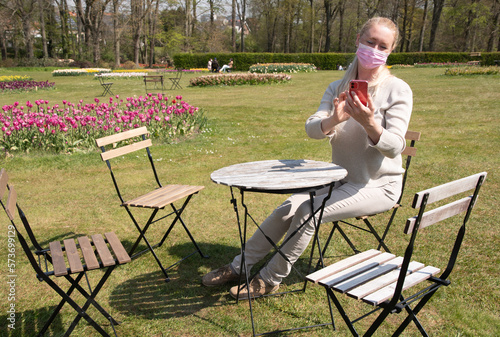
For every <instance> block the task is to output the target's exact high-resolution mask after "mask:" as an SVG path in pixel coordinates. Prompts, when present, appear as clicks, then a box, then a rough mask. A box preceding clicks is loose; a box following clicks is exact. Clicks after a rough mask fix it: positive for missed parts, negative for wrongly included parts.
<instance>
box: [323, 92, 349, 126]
mask: <svg viewBox="0 0 500 337" xmlns="http://www.w3.org/2000/svg"><path fill="white" fill-rule="evenodd" d="M346 98H347V94H346V92H342V93H341V94H340V95H339V97H336V98H335V99H334V100H333V113H332V115H331V116H330V117H328V118H325V119H324V120H323V121H322V122H321V130H323V133H324V134H326V135H328V134H330V133H331V132H332V130H333V128H334V127H335V126H336V125H337V124H340V123H342V122H345V121H346V120H348V119H349V118H351V116H350V115H349V114H348V113H347V112H345V110H344V107H345V101H346Z"/></svg>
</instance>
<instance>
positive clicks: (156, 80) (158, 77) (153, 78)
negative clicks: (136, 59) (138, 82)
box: [144, 75, 165, 94]
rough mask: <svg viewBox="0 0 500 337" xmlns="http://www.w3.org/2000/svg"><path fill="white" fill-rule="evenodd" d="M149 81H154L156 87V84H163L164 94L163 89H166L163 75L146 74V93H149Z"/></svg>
mask: <svg viewBox="0 0 500 337" xmlns="http://www.w3.org/2000/svg"><path fill="white" fill-rule="evenodd" d="M148 83H154V89H156V85H157V84H158V83H159V84H160V86H161V93H162V94H163V91H165V85H164V81H163V75H146V76H144V87H145V89H146V94H147V93H148Z"/></svg>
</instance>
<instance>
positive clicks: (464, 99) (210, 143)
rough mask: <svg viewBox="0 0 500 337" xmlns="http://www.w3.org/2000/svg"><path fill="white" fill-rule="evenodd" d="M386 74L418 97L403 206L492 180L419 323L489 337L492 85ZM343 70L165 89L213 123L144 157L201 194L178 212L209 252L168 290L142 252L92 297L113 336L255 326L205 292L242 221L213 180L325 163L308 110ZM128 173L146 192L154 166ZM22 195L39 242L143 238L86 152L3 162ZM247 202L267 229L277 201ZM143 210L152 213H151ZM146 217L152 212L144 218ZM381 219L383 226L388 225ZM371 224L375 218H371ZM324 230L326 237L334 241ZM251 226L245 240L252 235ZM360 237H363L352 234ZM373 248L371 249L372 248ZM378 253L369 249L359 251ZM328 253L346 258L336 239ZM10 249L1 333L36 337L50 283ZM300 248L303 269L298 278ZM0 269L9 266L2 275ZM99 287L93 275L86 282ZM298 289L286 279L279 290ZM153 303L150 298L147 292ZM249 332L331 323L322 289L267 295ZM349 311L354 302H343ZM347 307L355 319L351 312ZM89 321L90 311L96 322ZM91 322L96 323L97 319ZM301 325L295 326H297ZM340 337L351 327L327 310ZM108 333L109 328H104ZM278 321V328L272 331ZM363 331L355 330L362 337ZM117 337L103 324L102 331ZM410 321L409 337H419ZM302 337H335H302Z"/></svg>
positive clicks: (327, 332) (83, 80) (479, 79)
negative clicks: (474, 177)
mask: <svg viewBox="0 0 500 337" xmlns="http://www.w3.org/2000/svg"><path fill="white" fill-rule="evenodd" d="M392 71H393V73H394V74H395V75H397V76H399V77H400V78H402V79H404V80H405V81H406V82H408V83H409V85H410V86H411V88H412V89H413V93H414V110H413V114H412V119H411V122H410V129H412V130H418V131H421V132H422V140H421V141H420V142H419V143H418V153H417V156H416V157H415V158H414V161H413V162H412V168H411V172H410V175H409V180H408V185H407V193H406V197H405V198H404V200H403V202H404V203H406V204H409V203H410V202H411V199H412V194H413V193H415V192H417V191H419V190H421V189H424V188H428V187H430V186H432V185H435V184H440V183H443V182H446V181H449V180H452V179H458V178H461V177H463V176H466V175H469V174H472V173H476V172H480V171H488V178H487V180H486V183H485V185H484V186H483V188H482V190H481V195H480V197H479V199H478V203H477V206H476V209H475V212H474V214H473V216H472V217H471V219H470V225H469V226H468V232H467V233H466V237H465V240H464V244H463V247H462V251H461V253H460V255H459V260H458V262H457V269H456V270H455V271H454V274H452V276H451V280H452V284H451V286H450V287H447V288H445V289H441V291H439V292H438V294H439V295H436V297H435V298H433V299H432V300H431V302H430V303H429V304H428V305H427V306H426V308H425V309H424V310H423V312H422V323H423V325H424V327H426V328H427V330H428V332H429V334H430V335H434V336H494V335H500V318H499V317H498V312H500V304H499V303H500V291H499V289H500V287H499V282H498V275H499V272H500V268H499V266H500V261H499V257H498V248H497V247H498V246H499V244H500V231H499V228H498V223H499V222H500V215H499V212H498V210H497V205H498V204H499V201H500V200H499V196H498V191H499V190H500V178H499V174H500V170H499V168H500V157H499V156H498V150H497V149H498V147H497V145H500V134H499V132H498V130H499V127H500V116H499V115H498V101H499V95H498V93H499V92H500V81H499V79H500V76H499V75H488V76H486V75H478V76H456V77H451V76H444V75H443V69H442V68H441V69H439V68H438V69H432V68H419V69H417V68H404V69H394V70H392ZM0 75H7V76H8V75H27V76H30V77H32V78H33V79H34V80H37V81H42V80H51V81H56V89H54V90H50V91H44V92H43V93H40V92H26V93H19V94H16V95H15V96H9V95H1V96H0V103H1V105H2V106H3V105H6V104H12V102H13V101H19V102H21V103H23V104H24V102H26V101H28V100H30V101H32V102H34V101H36V100H38V99H46V100H49V101H53V102H61V101H62V100H67V101H72V102H78V101H79V100H80V99H83V100H84V101H93V100H94V98H95V97H96V96H98V95H99V94H100V93H101V92H102V88H101V86H100V85H99V83H98V82H97V81H94V80H92V78H91V77H90V76H85V77H57V78H53V77H52V75H51V73H50V72H45V71H30V70H27V71H26V72H24V71H17V72H16V71H13V70H2V71H0ZM342 75H343V72H338V71H318V72H314V73H297V74H294V75H293V81H290V82H289V83H288V84H287V85H271V86H213V87H204V88H199V87H189V86H188V85H187V84H188V83H189V80H190V79H191V78H193V77H196V76H197V75H196V74H190V73H189V74H188V73H186V74H183V77H182V79H181V85H182V87H183V89H182V90H175V91H168V90H167V91H166V92H165V93H166V95H167V96H169V97H172V98H174V97H175V96H177V95H181V96H183V98H184V99H186V100H187V101H189V103H190V104H192V105H194V106H197V107H200V108H203V109H204V111H205V116H206V117H207V123H206V125H205V128H204V131H203V132H202V133H200V134H199V135H197V136H196V137H194V138H190V139H187V140H185V141H183V142H179V143H174V144H157V143H156V142H155V145H154V146H153V148H152V154H153V156H154V157H155V158H156V159H159V160H160V161H159V162H158V163H157V168H158V171H159V172H158V173H159V175H160V177H161V179H162V181H163V182H164V183H167V182H172V183H181V184H183V183H186V184H200V185H205V186H206V188H205V189H204V190H203V191H201V192H200V194H199V195H196V196H195V197H194V198H193V200H192V201H191V202H190V207H188V209H187V210H186V214H185V220H186V221H187V223H188V224H189V225H190V228H191V230H192V233H193V236H194V237H195V238H196V239H197V241H198V242H199V243H200V244H201V248H202V249H203V250H204V251H205V252H206V253H207V254H209V255H210V258H209V259H201V258H200V257H199V256H198V255H195V256H193V257H191V258H189V259H187V260H186V261H184V262H182V263H181V264H180V265H178V266H176V267H175V268H173V270H172V271H171V272H170V276H171V278H172V282H170V283H162V282H161V281H159V279H160V278H161V273H160V271H159V270H158V267H157V265H156V264H155V262H154V260H153V259H152V258H151V257H150V256H146V255H145V256H143V257H141V258H139V259H138V260H137V261H133V262H132V263H130V264H127V265H125V266H123V267H119V268H118V269H117V270H115V272H114V274H113V275H112V277H111V279H110V280H108V282H107V284H106V285H105V287H104V288H103V290H102V291H101V293H100V294H99V297H98V300H100V302H101V303H102V304H103V306H104V307H105V308H106V309H109V310H110V312H111V314H113V315H114V316H116V317H115V318H116V319H118V320H119V321H122V322H123V324H122V325H120V326H118V327H117V331H118V335H119V336H237V335H241V336H249V335H251V332H252V328H251V325H250V318H249V313H248V303H246V302H245V301H241V302H240V303H239V304H235V302H234V300H232V299H231V298H230V296H229V295H228V291H229V287H220V288H205V287H203V286H202V285H201V281H200V278H201V276H202V275H203V274H204V273H206V272H207V271H209V270H211V269H213V268H217V267H219V266H221V265H223V264H226V263H228V262H229V261H231V259H232V257H233V256H234V255H235V254H237V253H238V252H239V240H238V229H237V227H236V222H235V221H236V219H235V215H234V212H233V209H232V205H231V204H230V202H229V199H230V192H229V189H228V188H227V187H224V186H219V185H215V184H214V183H212V182H211V180H210V173H211V172H213V171H215V170H217V169H219V168H221V167H224V166H226V165H230V164H235V163H239V162H245V161H252V160H264V159H277V158H283V159H300V158H304V159H312V160H326V161H328V160H330V150H329V146H328V144H327V141H326V140H324V141H316V140H311V139H308V138H307V136H306V134H305V131H304V123H305V120H306V119H307V117H309V116H310V115H311V114H312V113H314V112H315V111H316V109H317V107H318V105H319V102H320V100H321V97H322V96H323V93H324V90H325V89H326V87H327V85H328V84H329V83H330V82H332V81H334V80H336V79H339V78H340V76H342ZM113 92H114V93H115V94H119V95H120V96H121V97H133V96H139V95H144V93H145V88H144V85H143V83H142V82H141V83H134V81H122V82H120V81H118V82H116V83H115V84H114V86H113ZM128 160H129V161H130V164H129V167H128V168H129V169H130V170H134V171H135V173H136V175H137V177H140V178H138V181H137V184H138V188H141V184H142V183H144V184H146V182H147V183H149V181H148V179H149V178H148V177H149V176H148V174H149V171H148V170H149V168H148V167H147V166H146V165H144V166H142V164H141V165H139V164H138V162H139V161H138V160H137V161H136V160H134V159H133V158H130V159H128ZM0 164H1V165H0V166H1V167H5V168H6V169H7V170H8V172H9V174H10V179H11V181H12V183H13V185H14V186H16V190H17V191H18V194H19V200H20V203H21V205H22V206H24V210H25V212H26V214H27V216H28V218H29V219H30V220H31V222H32V225H33V228H34V230H35V231H36V233H37V234H38V235H39V236H40V238H41V241H42V242H43V243H44V244H46V243H47V242H49V241H50V240H54V239H56V238H60V239H63V238H67V237H73V236H74V235H76V234H82V233H89V234H90V233H97V232H103V231H105V230H114V231H116V232H117V233H119V235H120V238H121V239H122V240H124V241H125V242H126V243H127V244H128V245H129V246H130V245H131V244H132V243H133V241H134V240H135V238H136V236H137V234H136V230H135V228H133V226H132V224H131V222H130V219H129V218H128V216H127V214H126V213H125V211H124V210H123V209H122V208H121V207H119V203H118V200H117V198H116V195H115V192H114V189H113V186H112V182H111V179H110V177H109V173H108V171H107V168H106V166H105V164H104V163H103V162H102V161H101V160H100V158H99V151H98V150H97V149H96V150H95V151H93V152H91V153H77V154H74V155H71V156H64V155H53V154H46V153H43V152H35V153H31V154H29V155H27V154H19V155H18V154H16V155H14V156H13V157H9V158H5V157H2V158H0ZM247 198H248V199H247V200H246V201H247V203H248V206H249V207H250V211H251V212H252V215H253V216H254V217H255V218H256V220H262V219H263V218H264V217H265V216H266V215H267V214H269V212H271V211H272V210H273V209H274V207H276V206H277V205H278V204H279V203H280V202H282V200H283V199H284V198H285V196H271V195H264V194H258V195H255V194H254V195H252V194H250V193H249V194H247ZM145 214H146V213H145ZM410 215H412V213H411V209H410V208H409V207H404V208H402V209H401V211H400V212H399V213H398V216H397V219H396V221H395V225H394V226H393V228H392V230H391V232H390V233H389V236H388V238H387V240H386V242H387V244H388V246H389V247H390V248H391V250H392V251H394V252H395V253H402V249H404V248H403V247H405V242H406V241H405V240H406V239H405V237H404V236H403V234H402V228H403V222H404V220H405V218H406V217H408V216H410ZM145 216H146V215H145ZM1 217H2V218H1V219H2V220H1V221H2V222H1V223H2V224H3V225H4V226H3V230H2V231H0V242H1V243H2V244H0V265H1V266H4V267H3V268H6V267H5V266H6V256H7V255H6V251H7V244H6V242H7V229H6V224H7V219H6V217H5V216H4V215H1ZM382 222H383V220H382V219H381V220H380V223H382ZM377 223H379V222H377ZM158 225H159V226H153V227H152V228H151V230H152V232H151V237H154V236H155V235H160V233H161V232H162V228H161V227H162V226H161V225H160V224H158ZM329 229H330V228H329V226H328V225H325V226H323V230H322V232H321V235H322V237H323V238H324V239H325V236H326V235H327V234H328V232H329ZM253 230H254V229H253V228H251V229H250V230H249V234H252V233H253ZM358 235H359V237H358V239H359V240H363V239H364V238H365V237H366V236H364V235H363V234H358ZM171 238H172V239H171V240H169V241H168V242H167V243H166V244H165V246H164V247H162V248H160V249H159V250H158V253H159V257H160V259H161V260H162V262H163V263H164V264H165V265H169V262H175V261H176V260H177V258H178V256H180V255H181V253H183V252H185V251H189V250H190V249H191V244H190V242H189V239H188V238H187V237H186V235H185V234H184V233H183V231H182V230H181V228H180V227H179V228H175V229H174V231H173V233H172V235H171ZM367 241H368V240H367ZM421 242H422V247H421V249H422V251H421V253H420V254H422V255H425V256H426V255H430V254H431V253H432V250H433V246H434V245H439V244H444V243H446V235H444V234H443V235H440V234H439V233H437V235H436V236H434V237H433V239H432V241H431V240H430V239H429V240H426V238H425V237H423V240H422V241H421ZM372 244H373V243H372V242H371V241H370V242H367V243H366V245H367V247H369V246H371V245H372ZM330 247H331V251H330V252H329V255H335V254H336V253H338V252H342V251H343V250H345V248H346V247H345V244H344V243H343V242H342V241H341V240H340V239H338V238H337V239H336V240H335V241H334V242H333V244H332V245H331V246H330ZM20 249H21V248H20V246H18V256H17V260H18V261H17V264H16V268H17V269H16V272H17V275H18V277H17V284H16V286H17V289H16V290H17V294H18V296H17V297H16V311H17V317H16V322H17V323H16V324H17V325H16V327H17V328H16V330H15V331H8V330H6V326H5V324H4V325H1V326H0V335H2V336H28V335H30V336H31V335H35V332H36V331H37V329H40V328H41V326H43V323H44V322H45V321H46V319H47V318H48V316H49V315H50V313H51V309H53V307H54V306H55V305H57V302H58V300H55V297H53V294H52V293H53V291H52V289H50V288H49V287H48V286H46V285H44V284H40V283H39V282H38V281H37V280H36V278H35V277H34V275H33V273H32V271H31V270H30V268H29V266H28V265H27V261H26V260H25V258H24V256H23V255H22V252H21V251H20ZM307 253H308V252H307V251H306V253H304V255H303V258H301V259H300V260H299V261H298V262H297V264H298V267H299V268H304V266H305V264H306V256H307ZM4 270H5V269H4ZM0 275H1V276H0V281H1V282H0V284H1V285H0V288H1V289H3V290H4V294H5V293H6V291H7V284H6V272H4V271H2V273H1V274H0ZM93 280H94V279H91V281H93ZM297 286H299V281H298V278H297V277H296V276H294V275H291V276H290V277H289V278H287V279H286V281H285V284H284V287H286V288H289V287H290V288H291V287H297ZM148 294H150V295H151V296H148ZM254 303H255V306H254V310H255V311H254V312H255V319H256V322H257V330H258V332H259V331H264V330H266V329H267V328H270V329H272V328H274V327H275V325H276V324H279V326H280V327H283V328H284V327H294V326H299V325H303V324H304V320H306V321H311V322H316V321H327V320H328V307H327V303H326V298H325V294H324V290H323V289H322V288H321V289H320V288H319V287H315V286H311V285H309V286H308V289H307V292H306V293H305V294H293V295H291V296H288V295H287V296H286V297H283V298H270V299H265V300H262V301H261V300H257V301H255V302H254ZM350 303H353V301H352V300H350ZM7 305H8V302H7V300H3V301H1V302H0V310H1V313H0V319H1V320H2V321H5V320H6V310H7ZM353 306H354V307H353V308H354V309H355V310H358V307H359V308H361V306H358V305H357V304H356V303H353ZM93 313H94V312H93ZM94 314H95V313H94ZM298 316H301V317H302V318H299V317H298ZM334 317H335V319H336V323H337V331H336V332H335V334H336V335H338V336H348V335H349V331H348V330H347V329H346V327H345V325H344V324H343V323H342V320H341V318H340V316H339V315H338V313H337V312H336V311H334ZM398 318H399V316H394V317H391V318H390V320H389V323H388V324H387V325H384V326H383V327H382V330H381V333H380V334H381V335H382V336H383V335H388V334H389V333H390V331H392V330H393V329H394V328H395V327H396V326H397V325H398V322H399V319H398ZM72 319H73V310H72V309H69V308H65V309H64V310H63V312H62V315H61V316H60V318H58V320H57V323H56V325H55V328H54V330H53V331H50V335H56V336H57V335H61V334H62V333H63V331H65V328H66V327H67V326H68V324H69V322H70V321H71V320H72ZM99 321H100V322H101V323H103V320H102V319H100V320H99ZM275 321H277V322H279V323H274V322H275ZM364 327H366V323H365V322H362V323H361V326H360V330H361V331H363V328H364ZM107 330H108V332H109V333H111V328H110V327H108V328H107ZM417 334H418V331H417V330H416V329H415V327H414V326H412V325H410V327H409V328H408V330H407V332H406V333H405V334H404V335H405V336H413V335H417ZM73 335H74V336H86V337H94V336H97V334H96V333H95V332H94V330H93V329H92V328H91V327H89V326H88V325H87V324H86V323H84V322H81V323H80V324H79V325H78V326H77V328H76V330H75V332H74V334H73ZM297 335H300V336H331V335H332V330H331V328H323V329H316V330H313V331H309V332H307V331H306V332H303V333H298V334H297Z"/></svg>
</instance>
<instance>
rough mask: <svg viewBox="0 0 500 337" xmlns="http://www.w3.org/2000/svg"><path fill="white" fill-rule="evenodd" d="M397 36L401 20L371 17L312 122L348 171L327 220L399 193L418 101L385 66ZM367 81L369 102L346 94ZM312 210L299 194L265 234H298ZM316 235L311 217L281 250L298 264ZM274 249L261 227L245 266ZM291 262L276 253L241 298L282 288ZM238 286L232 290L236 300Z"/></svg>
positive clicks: (224, 275) (364, 210) (372, 209)
mask: <svg viewBox="0 0 500 337" xmlns="http://www.w3.org/2000/svg"><path fill="white" fill-rule="evenodd" d="M397 40H398V29H397V27H396V25H395V24H394V23H393V22H392V21H391V20H389V19H386V18H380V17H377V18H372V19H370V20H368V21H367V22H366V23H365V25H364V26H363V27H362V29H361V31H360V32H359V34H358V36H357V39H356V46H357V48H358V49H357V52H356V57H355V58H354V61H353V62H352V65H351V66H350V67H349V68H348V70H347V71H346V74H345V76H344V78H343V79H341V80H338V81H335V82H333V83H331V84H330V85H329V86H328V88H327V89H326V91H325V93H324V95H323V98H322V100H321V103H320V106H319V109H318V111H317V112H316V113H315V114H313V115H312V116H311V117H309V119H308V120H307V122H306V132H307V134H308V136H309V137H311V138H314V139H322V138H325V137H328V138H329V140H330V144H331V147H332V161H333V162H334V163H336V164H339V165H341V166H342V167H344V168H345V169H347V171H348V175H347V177H346V178H344V179H343V180H341V181H340V182H338V183H336V184H335V187H334V189H333V191H332V195H331V197H330V199H329V200H328V201H327V202H326V205H325V210H324V214H323V219H322V222H331V221H337V220H341V219H347V218H352V217H356V216H361V215H366V214H375V213H379V212H384V211H387V210H389V209H391V208H392V207H393V206H394V204H395V203H396V202H397V200H398V198H399V195H400V193H401V180H402V176H401V175H402V173H403V168H402V159H401V152H402V151H403V149H404V147H405V138H404V136H405V133H406V131H407V129H408V124H409V122H410V115H411V110H412V105H413V101H412V100H413V98H412V91H411V89H410V87H409V86H408V85H407V84H406V83H405V82H403V81H402V80H400V79H398V78H396V77H394V76H392V75H391V74H390V72H389V70H388V69H387V67H386V66H385V62H386V60H387V57H388V56H389V54H390V53H391V52H392V50H393V49H394V48H395V46H396V44H397ZM353 79H358V80H366V81H368V92H369V95H368V104H367V106H365V105H363V104H362V103H361V102H360V100H359V98H358V97H357V96H356V94H353V95H352V96H351V94H349V93H348V91H347V89H348V84H349V81H350V80H353ZM326 193H327V191H326V189H324V190H323V191H319V193H317V195H318V196H317V197H316V198H315V209H316V208H317V207H319V205H320V203H321V202H322V200H323V199H324V197H325V196H326ZM309 214H310V204H309V195H308V194H307V193H305V194H294V195H292V196H291V197H290V198H288V199H287V200H286V201H285V202H284V203H283V204H282V205H281V206H279V207H278V208H277V209H276V210H275V211H274V212H273V213H272V214H271V215H270V216H269V217H268V218H267V219H266V220H265V221H264V222H263V223H262V224H261V228H262V229H263V231H264V232H265V233H266V234H267V235H268V236H269V237H270V238H271V239H272V240H274V242H278V241H279V240H280V239H281V238H282V237H283V236H284V235H285V234H287V233H288V234H287V235H289V233H292V232H293V231H294V230H295V229H296V228H297V227H298V226H299V225H300V224H301V223H302V222H303V221H304V220H305V219H307V217H308V216H309ZM313 234H314V225H313V224H312V223H311V222H309V223H308V224H307V225H306V226H304V227H302V229H301V230H300V231H299V232H298V233H297V234H296V235H295V236H294V237H293V238H292V239H291V240H290V241H288V242H287V244H286V245H285V246H284V247H283V249H282V252H283V253H284V254H285V256H286V257H287V258H288V259H289V260H290V262H291V263H295V261H297V259H298V258H299V257H300V255H301V254H302V253H303V252H304V250H305V249H306V248H307V245H308V244H309V241H310V240H311V237H312V236H313ZM270 249H271V246H270V245H269V243H268V242H267V240H266V239H265V238H264V237H263V235H262V234H261V232H260V231H256V232H255V234H254V235H253V236H252V237H251V238H250V239H249V240H248V242H247V243H246V251H245V252H246V255H245V257H246V263H247V270H250V268H251V267H252V266H253V265H255V264H256V263H257V262H258V261H259V260H260V259H262V258H264V257H265V256H266V254H267V253H268V252H269V250H270ZM240 264H241V256H240V255H239V256H236V257H235V258H234V260H233V262H232V263H231V264H229V265H226V266H223V267H221V268H219V269H217V270H214V271H211V272H210V273H208V274H207V275H205V276H204V277H203V280H202V282H203V284H204V285H206V286H216V285H222V284H226V283H228V282H234V281H237V280H239V273H240ZM290 270H291V264H290V263H288V262H286V261H285V260H284V259H283V258H282V257H281V256H280V255H279V254H276V255H275V256H274V257H273V258H272V259H271V260H270V261H269V263H268V264H267V265H266V266H265V267H264V268H263V269H262V270H261V271H260V273H259V274H258V275H257V276H256V277H255V278H254V279H253V280H251V282H250V285H249V287H248V290H247V289H246V288H245V289H243V290H241V291H240V298H246V297H247V296H248V295H247V291H249V292H250V294H251V296H252V297H257V296H261V295H264V294H268V293H271V292H273V291H275V290H277V289H278V288H279V284H280V283H281V281H282V279H283V278H284V277H286V276H287V275H288V274H289V273H290ZM237 292H238V286H235V287H233V288H231V289H230V294H231V295H232V296H233V297H236V294H237Z"/></svg>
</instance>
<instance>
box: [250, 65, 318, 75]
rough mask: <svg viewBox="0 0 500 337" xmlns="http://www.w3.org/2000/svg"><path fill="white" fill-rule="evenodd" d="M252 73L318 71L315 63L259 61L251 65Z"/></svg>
mask: <svg viewBox="0 0 500 337" xmlns="http://www.w3.org/2000/svg"><path fill="white" fill-rule="evenodd" d="M249 71H250V72H251V73H259V74H269V73H299V72H310V71H316V67H315V66H314V64H310V63H262V64H261V63H258V64H254V65H252V66H250V69H249Z"/></svg>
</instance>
